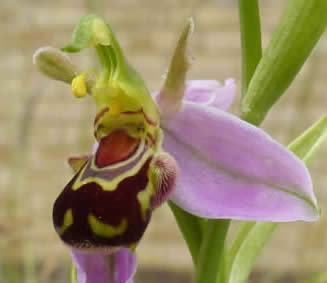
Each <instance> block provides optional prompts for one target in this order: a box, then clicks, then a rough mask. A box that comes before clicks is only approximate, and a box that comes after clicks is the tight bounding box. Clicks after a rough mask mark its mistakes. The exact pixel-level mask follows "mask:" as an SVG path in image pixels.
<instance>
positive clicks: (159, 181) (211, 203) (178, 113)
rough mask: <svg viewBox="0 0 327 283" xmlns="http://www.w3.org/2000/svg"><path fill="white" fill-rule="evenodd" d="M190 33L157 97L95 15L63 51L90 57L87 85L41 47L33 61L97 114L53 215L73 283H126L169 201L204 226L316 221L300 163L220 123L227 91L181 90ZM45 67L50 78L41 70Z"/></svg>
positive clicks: (263, 138) (261, 137)
mask: <svg viewBox="0 0 327 283" xmlns="http://www.w3.org/2000/svg"><path fill="white" fill-rule="evenodd" d="M192 29H193V22H192V21H191V20H190V21H188V23H187V25H186V26H185V28H184V30H183V32H182V35H181V37H180V39H179V41H178V44H177V47H176V50H175V53H174V56H173V59H172V62H171V64H170V67H169V71H168V74H167V77H166V80H165V83H164V86H163V88H162V90H161V91H159V92H157V93H154V94H152V96H151V95H150V93H149V91H148V89H147V88H146V86H145V83H144V81H143V80H142V79H141V77H140V76H139V75H138V73H137V72H136V71H135V70H134V69H133V68H132V67H131V65H130V64H129V63H128V62H127V60H126V58H125V56H124V55H123V51H122V49H121V47H120V45H119V43H118V41H117V39H116V37H115V35H114V33H113V32H112V30H111V28H110V27H109V26H108V25H107V24H106V23H105V21H104V20H103V19H102V18H101V17H99V16H96V15H89V16H86V17H84V18H82V20H81V22H80V24H79V25H78V26H77V28H76V30H75V32H74V35H73V42H72V43H71V44H70V45H68V46H66V47H64V48H63V49H62V50H63V51H66V52H79V51H80V50H82V49H84V48H87V47H93V48H95V50H96V52H97V55H98V57H99V60H100V72H99V73H96V72H94V77H92V76H90V74H89V72H90V71H84V72H79V71H78V69H77V68H75V67H72V66H73V65H72V64H71V63H70V62H69V63H67V62H68V61H67V62H66V60H68V59H67V57H66V56H64V55H62V53H61V52H59V51H56V50H54V49H52V48H43V49H40V50H39V51H37V52H36V54H35V56H34V62H35V64H36V65H37V66H38V67H39V68H40V69H41V71H42V72H43V73H45V74H47V75H49V76H51V77H52V78H54V79H58V80H62V81H66V82H67V81H68V82H71V85H72V91H73V93H74V95H75V96H76V97H84V96H86V94H87V93H89V94H90V95H91V97H93V99H94V101H95V103H96V106H97V110H96V111H97V113H96V116H95V120H94V136H95V138H96V141H97V142H96V144H95V146H94V152H93V153H92V154H90V155H88V156H83V157H77V158H71V159H69V163H70V165H71V166H72V167H73V169H74V170H75V172H76V173H75V176H74V177H73V178H72V180H71V181H70V182H69V183H68V184H67V185H66V187H65V189H64V190H63V192H62V193H61V194H60V195H59V197H58V198H57V200H56V202H55V204H54V208H53V222H54V226H55V229H56V231H57V233H58V235H59V237H60V238H61V240H62V241H63V242H64V243H65V244H66V245H67V246H68V247H69V249H70V251H71V254H72V258H73V261H74V264H75V266H76V270H77V280H78V283H93V282H97V283H125V282H132V280H133V275H134V273H135V271H136V256H135V252H134V251H135V248H136V246H137V244H138V243H139V241H140V240H141V238H142V235H143V233H144V232H145V230H146V227H147V225H148V223H149V221H150V218H151V214H152V212H153V210H154V209H155V208H157V207H158V206H160V205H161V204H162V203H164V202H165V201H166V200H168V199H169V200H171V201H173V202H174V203H175V204H177V205H178V206H179V207H181V208H182V209H184V210H186V211H187V212H189V213H191V214H194V215H197V216H200V217H203V218H227V219H239V220H254V221H295V220H305V221H314V220H316V219H317V217H318V214H319V209H318V206H317V201H316V198H315V195H314V192H313V188H312V181H311V177H310V175H309V173H308V170H307V168H306V167H305V165H304V163H303V162H302V161H301V160H300V159H298V158H297V157H296V156H295V155H294V154H293V153H291V152H290V151H289V150H287V149H286V148H285V147H283V146H282V145H281V144H279V143H278V142H276V141H275V140H273V139H272V138H271V137H270V136H269V135H267V134H266V133H265V132H264V131H263V130H261V129H259V128H257V127H255V126H252V125H250V124H248V123H247V122H244V121H242V120H240V119H239V118H238V117H236V116H234V115H232V114H229V113H227V112H226V110H227V109H228V108H229V106H230V105H231V103H232V101H233V98H234V95H235V89H236V87H235V83H234V80H233V79H228V80H226V81H225V84H224V85H221V84H219V83H218V82H217V81H212V80H206V81H201V80H198V81H186V72H187V70H188V68H189V58H188V50H187V42H188V40H189V36H190V34H191V33H192ZM53 54H56V55H55V56H53ZM50 57H51V58H56V60H55V61H56V62H57V63H55V65H56V64H57V65H60V64H62V65H61V67H56V66H55V67H54V66H50V65H51V64H52V65H53V61H51V60H49V58H50ZM49 62H50V63H49ZM49 64H50V65H49ZM65 64H66V65H65ZM49 66H50V67H49ZM65 66H66V67H65ZM65 72H66V73H67V75H66V76H63V73H65ZM92 72H93V71H92ZM63 77H64V79H63Z"/></svg>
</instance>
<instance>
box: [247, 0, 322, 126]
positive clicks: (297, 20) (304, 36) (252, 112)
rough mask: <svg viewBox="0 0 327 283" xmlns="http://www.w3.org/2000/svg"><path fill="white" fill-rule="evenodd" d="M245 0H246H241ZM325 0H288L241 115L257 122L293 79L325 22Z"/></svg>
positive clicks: (314, 43)
mask: <svg viewBox="0 0 327 283" xmlns="http://www.w3.org/2000/svg"><path fill="white" fill-rule="evenodd" d="M245 1H246V0H245ZM326 14H327V1H326V0H315V1H307V0H289V1H287V6H286V9H285V10H284V13H283V15H282V17H281V20H280V22H279V24H278V25H277V27H276V30H275V32H274V33H273V36H272V39H271V41H270V42H269V45H268V47H267V49H266V50H265V52H264V53H263V56H262V59H261V60H260V63H259V64H258V66H257V68H256V71H255V73H254V75H253V78H252V79H251V82H250V84H249V86H248V90H247V94H246V96H245V97H243V100H242V107H241V110H242V113H241V117H242V119H244V120H246V121H248V122H250V123H252V124H254V125H259V124H260V123H261V122H262V121H263V119H264V118H265V116H266V115H267V113H268V111H269V110H270V108H271V107H272V106H273V105H274V104H275V103H276V102H277V101H278V99H279V98H280V97H281V96H282V95H283V94H284V92H285V91H286V89H287V88H288V87H289V85H290V84H291V83H292V81H293V80H294V79H295V77H296V75H297V73H298V72H299V71H300V69H301V67H302V65H303V64H304V62H305V61H306V59H307V58H308V56H309V55H310V53H311V51H312V49H313V48H314V46H315V45H316V43H317V42H318V40H319V39H320V37H321V35H322V34H323V32H324V30H325V28H326V26H327V17H326Z"/></svg>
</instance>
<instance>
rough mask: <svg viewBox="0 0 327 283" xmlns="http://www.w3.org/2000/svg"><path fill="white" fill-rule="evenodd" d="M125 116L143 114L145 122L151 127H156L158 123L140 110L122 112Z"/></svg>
mask: <svg viewBox="0 0 327 283" xmlns="http://www.w3.org/2000/svg"><path fill="white" fill-rule="evenodd" d="M122 113H123V114H142V115H143V117H144V119H145V121H146V122H147V123H148V124H149V125H152V126H156V125H157V123H156V122H154V121H152V120H150V118H149V117H148V116H146V114H145V113H144V111H143V109H140V110H138V111H125V112H122Z"/></svg>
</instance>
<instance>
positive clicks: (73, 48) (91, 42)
mask: <svg viewBox="0 0 327 283" xmlns="http://www.w3.org/2000/svg"><path fill="white" fill-rule="evenodd" d="M103 43H105V44H103ZM96 44H103V45H109V44H110V35H109V30H108V27H107V25H106V24H105V22H104V20H103V19H102V18H101V17H99V16H97V15H93V14H91V15H87V16H85V17H83V18H82V19H81V21H80V22H79V24H78V25H77V26H76V28H75V30H74V33H73V40H72V42H71V43H70V44H68V45H66V46H65V47H62V48H61V50H62V51H65V52H72V53H73V52H79V51H81V50H82V49H84V48H88V47H94V46H95V45H96Z"/></svg>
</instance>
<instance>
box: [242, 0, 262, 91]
mask: <svg viewBox="0 0 327 283" xmlns="http://www.w3.org/2000/svg"><path fill="white" fill-rule="evenodd" d="M238 2H239V4H238V6H239V15H240V31H241V44H242V96H243V97H244V96H245V94H246V92H247V88H248V85H249V83H250V81H251V78H252V76H253V74H254V71H255V69H256V67H257V65H258V63H259V61H260V59H261V55H262V47H261V28H260V15H259V5H258V0H239V1H238Z"/></svg>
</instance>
